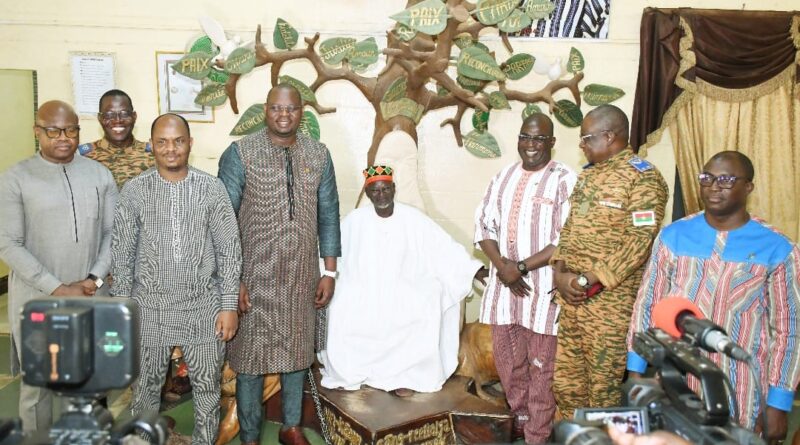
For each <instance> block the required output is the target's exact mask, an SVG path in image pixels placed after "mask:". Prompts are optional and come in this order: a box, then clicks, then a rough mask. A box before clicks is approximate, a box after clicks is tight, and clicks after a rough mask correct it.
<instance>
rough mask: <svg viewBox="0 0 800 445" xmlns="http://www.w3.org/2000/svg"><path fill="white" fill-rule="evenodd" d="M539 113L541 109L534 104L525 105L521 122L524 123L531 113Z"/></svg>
mask: <svg viewBox="0 0 800 445" xmlns="http://www.w3.org/2000/svg"><path fill="white" fill-rule="evenodd" d="M541 112H542V109H541V108H539V106H538V105H536V104H528V105H525V108H524V109H523V110H522V120H523V121H524V120H525V119H527V118H528V116H530V115H531V114H533V113H541Z"/></svg>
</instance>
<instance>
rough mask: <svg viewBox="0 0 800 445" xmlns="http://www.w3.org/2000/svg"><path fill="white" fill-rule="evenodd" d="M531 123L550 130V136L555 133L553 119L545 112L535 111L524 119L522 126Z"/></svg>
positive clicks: (545, 130)
mask: <svg viewBox="0 0 800 445" xmlns="http://www.w3.org/2000/svg"><path fill="white" fill-rule="evenodd" d="M530 125H536V126H537V127H539V128H540V129H542V131H544V132H548V135H549V136H552V135H553V121H552V119H550V116H548V115H546V114H544V113H533V114H531V115H530V116H528V117H526V118H525V120H524V121H522V128H525V127H527V126H530Z"/></svg>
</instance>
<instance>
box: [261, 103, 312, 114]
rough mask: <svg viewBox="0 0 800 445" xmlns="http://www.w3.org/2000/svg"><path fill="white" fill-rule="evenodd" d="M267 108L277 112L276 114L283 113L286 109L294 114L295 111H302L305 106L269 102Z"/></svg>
mask: <svg viewBox="0 0 800 445" xmlns="http://www.w3.org/2000/svg"><path fill="white" fill-rule="evenodd" d="M267 109H268V110H269V111H271V112H273V113H275V114H279V113H283V112H284V111H285V112H287V113H289V114H292V113H294V112H295V111H300V110H301V109H303V107H302V106H298V105H275V104H273V105H269V104H268V105H267Z"/></svg>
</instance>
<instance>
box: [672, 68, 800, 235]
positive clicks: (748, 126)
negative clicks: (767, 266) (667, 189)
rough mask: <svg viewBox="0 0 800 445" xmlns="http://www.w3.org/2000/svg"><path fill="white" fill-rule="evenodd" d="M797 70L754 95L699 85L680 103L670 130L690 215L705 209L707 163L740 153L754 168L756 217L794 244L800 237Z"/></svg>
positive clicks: (799, 95)
mask: <svg viewBox="0 0 800 445" xmlns="http://www.w3.org/2000/svg"><path fill="white" fill-rule="evenodd" d="M794 68H795V67H793V66H792V67H790V69H789V70H787V71H785V72H784V73H783V74H781V75H779V76H776V78H773V79H772V80H771V81H770V82H767V83H766V84H762V85H760V86H757V87H753V88H750V89H747V90H749V91H743V90H725V89H722V88H719V87H714V86H711V85H709V84H703V83H702V82H698V84H697V87H696V88H691V87H690V88H691V90H693V91H684V92H683V93H682V95H681V97H679V98H678V100H676V105H678V106H677V107H673V108H674V109H673V110H671V111H673V112H674V113H675V114H674V116H673V117H674V120H672V121H671V122H670V123H669V131H670V135H671V136H672V143H673V147H674V150H675V161H676V164H677V166H678V174H679V175H680V180H681V186H682V187H683V199H684V204H685V207H686V213H687V214H691V213H694V212H697V211H699V210H702V202H701V201H700V193H699V184H698V182H697V175H698V173H700V171H701V169H702V167H703V165H704V164H705V162H706V161H707V160H708V159H709V158H710V157H711V156H712V155H714V154H715V153H718V152H720V151H724V150H736V151H740V152H742V153H744V154H745V155H747V156H748V157H749V158H750V159H751V160H752V161H753V164H754V167H755V181H754V182H755V190H754V191H753V194H752V195H751V196H750V201H749V210H750V212H751V214H753V215H756V216H759V217H761V218H763V219H765V220H766V221H767V222H768V223H770V224H771V225H773V226H775V227H777V228H778V229H779V230H781V231H782V232H783V233H785V234H786V235H788V236H789V237H790V238H792V240H794V241H795V242H797V240H798V239H799V238H800V86H798V84H797V83H796V79H795V69H794ZM743 93H744V94H743ZM753 97H754V98H753Z"/></svg>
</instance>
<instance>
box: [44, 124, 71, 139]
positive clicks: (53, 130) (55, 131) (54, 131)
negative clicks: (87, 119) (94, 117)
mask: <svg viewBox="0 0 800 445" xmlns="http://www.w3.org/2000/svg"><path fill="white" fill-rule="evenodd" d="M36 128H40V129H42V130H44V134H46V135H47V137H49V138H50V139H56V138H57V137H59V136H61V133H64V135H65V136H67V137H68V138H76V137H78V135H79V134H80V132H81V127H80V125H74V126H72V127H67V128H60V127H42V126H41V125H37V126H36Z"/></svg>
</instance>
